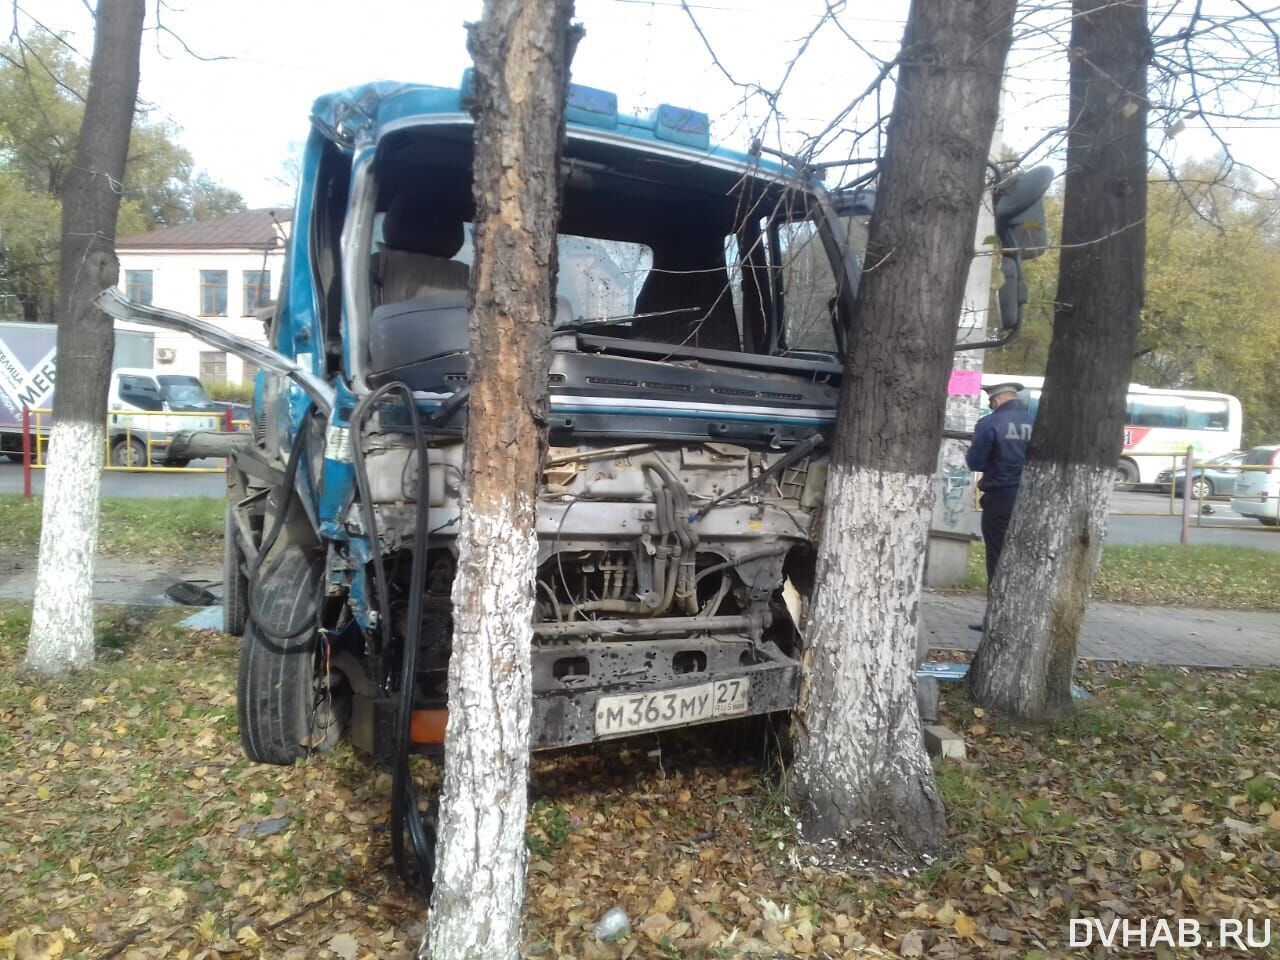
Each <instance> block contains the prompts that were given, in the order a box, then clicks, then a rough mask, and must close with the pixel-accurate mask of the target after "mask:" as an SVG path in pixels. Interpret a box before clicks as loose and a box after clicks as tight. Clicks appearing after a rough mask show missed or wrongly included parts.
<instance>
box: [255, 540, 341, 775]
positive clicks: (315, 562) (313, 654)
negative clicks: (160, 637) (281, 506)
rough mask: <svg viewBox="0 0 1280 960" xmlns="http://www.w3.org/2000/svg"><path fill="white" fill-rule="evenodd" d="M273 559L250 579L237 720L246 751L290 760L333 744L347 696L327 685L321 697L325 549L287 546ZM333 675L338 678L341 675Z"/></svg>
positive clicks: (260, 758) (264, 758) (262, 758)
mask: <svg viewBox="0 0 1280 960" xmlns="http://www.w3.org/2000/svg"><path fill="white" fill-rule="evenodd" d="M276 564H277V565H276V569H275V570H274V571H273V572H272V574H271V575H270V576H268V577H266V578H263V579H258V580H256V581H255V582H254V584H253V585H252V603H251V605H250V607H251V608H250V610H249V613H248V616H246V618H245V625H244V641H243V643H242V645H241V647H240V670H239V676H238V678H237V683H236V719H237V720H238V722H239V725H240V745H241V747H243V749H244V753H245V756H246V757H248V758H249V759H250V760H253V761H256V762H258V763H273V764H280V765H284V766H287V765H289V764H291V763H293V762H294V761H296V760H299V759H302V758H303V757H305V756H307V755H308V754H311V753H323V752H325V751H327V750H330V749H332V748H333V746H334V745H335V744H337V742H338V740H339V739H340V738H341V736H342V732H343V726H344V725H345V720H346V717H347V716H348V715H349V695H348V694H346V692H345V689H344V688H343V689H335V688H332V687H331V688H330V690H329V691H328V695H327V696H326V692H325V689H324V679H325V673H326V671H325V670H324V666H323V664H322V658H321V653H320V647H319V631H318V630H317V624H316V615H315V614H316V611H315V609H314V602H315V594H316V587H317V585H318V583H319V579H318V578H319V575H320V574H321V573H322V572H323V569H324V557H323V555H314V556H308V555H307V554H306V553H304V552H303V551H302V550H300V549H298V548H297V547H289V548H287V549H286V550H285V552H284V553H283V555H281V556H280V557H279V558H278V560H277V562H276ZM263 622H265V623H266V625H267V628H268V629H267V630H266V631H264V630H263V627H262V626H261V623H263ZM268 631H270V633H271V636H269V635H268ZM278 636H283V637H285V638H286V639H284V640H283V641H280V640H277V639H275V637H278ZM332 677H333V678H334V680H335V681H337V680H339V679H340V677H341V675H340V674H337V673H333V674H332Z"/></svg>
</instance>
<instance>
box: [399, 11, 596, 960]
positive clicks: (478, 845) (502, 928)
mask: <svg viewBox="0 0 1280 960" xmlns="http://www.w3.org/2000/svg"><path fill="white" fill-rule="evenodd" d="M572 12H573V4H572V0H548V2H541V3H529V2H527V0H489V2H488V3H486V5H485V12H484V17H483V19H482V20H481V21H480V23H479V24H476V25H473V26H472V27H471V32H470V37H469V46H470V49H471V54H472V56H473V57H474V59H475V63H476V71H475V80H476V82H475V103H474V106H473V111H474V113H475V117H476V124H475V131H474V142H475V176H474V191H475V202H476V217H475V234H474V240H475V267H474V269H473V271H472V274H471V282H472V287H471V290H472V300H473V305H472V311H471V324H470V341H471V375H470V384H471V396H470V401H469V402H470V408H469V414H468V422H467V441H466V459H465V464H464V470H465V480H464V483H463V487H462V498H461V499H462V524H461V528H460V531H459V534H458V574H457V578H456V579H455V581H454V587H453V609H454V617H453V619H454V624H455V627H454V637H453V653H452V656H451V658H450V660H449V728H448V734H447V738H446V741H445V778H444V789H443V794H442V799H441V808H440V812H441V823H440V835H439V842H438V845H437V867H436V877H435V891H434V895H433V897H432V910H431V921H430V924H429V926H428V929H427V934H426V937H425V938H424V941H423V945H422V955H423V956H429V957H434V958H437V960H468V958H481V957H483V958H512V960H514V958H516V957H518V956H519V953H520V917H521V909H522V906H523V903H524V885H525V820H526V816H527V812H528V798H527V789H528V773H529V723H530V716H531V713H532V706H531V701H532V680H531V673H530V671H531V668H530V647H531V644H532V642H533V628H532V622H533V600H534V598H533V587H534V580H535V578H536V572H537V556H538V541H537V529H536V503H537V499H536V497H537V488H538V484H539V481H540V478H541V477H540V475H541V470H542V461H543V456H544V453H545V451H546V441H547V437H546V417H547V374H548V370H549V368H550V345H549V336H550V331H551V319H552V317H553V316H554V306H553V299H554V296H555V269H556V262H555V257H556V245H555V237H556V224H557V221H558V218H559V212H560V150H561V144H562V141H563V138H564V99H565V93H566V90H567V86H568V75H569V59H570V56H571V53H572V50H571V44H572V40H573V37H572V36H571V31H570V29H569V18H570V16H571V15H572Z"/></svg>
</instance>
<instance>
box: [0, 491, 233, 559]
mask: <svg viewBox="0 0 1280 960" xmlns="http://www.w3.org/2000/svg"><path fill="white" fill-rule="evenodd" d="M43 509H44V504H43V500H42V499H41V498H40V497H32V498H31V499H29V500H28V499H26V498H25V497H22V496H20V495H18V494H0V514H3V515H4V518H5V522H4V523H3V524H0V548H5V549H9V550H23V551H30V552H34V551H35V550H36V548H37V547H38V545H39V542H40V522H41V511H42V510H43ZM225 510H226V501H225V500H221V499H217V498H214V497H174V498H171V499H164V500H160V499H156V500H141V499H138V500H133V499H127V498H115V497H112V498H106V499H104V500H103V501H102V519H101V522H100V524H99V541H98V546H99V549H100V550H101V551H102V552H103V553H104V554H108V555H111V556H118V557H162V558H165V559H174V560H191V559H208V560H215V559H217V558H218V557H220V556H221V551H222V520H223V512H224V511H225Z"/></svg>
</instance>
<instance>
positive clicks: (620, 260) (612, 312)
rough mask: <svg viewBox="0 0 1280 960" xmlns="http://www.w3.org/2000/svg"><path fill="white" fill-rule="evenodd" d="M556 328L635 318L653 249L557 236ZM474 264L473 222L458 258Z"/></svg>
mask: <svg viewBox="0 0 1280 960" xmlns="http://www.w3.org/2000/svg"><path fill="white" fill-rule="evenodd" d="M556 250H557V254H558V257H559V263H560V271H559V275H558V277H557V280H556V300H557V303H556V307H557V309H556V326H557V327H564V326H570V325H572V326H589V325H592V324H601V325H604V324H608V323H618V322H626V321H629V320H630V319H632V318H634V317H635V315H636V313H637V310H636V300H637V298H638V297H639V295H640V290H641V289H642V288H643V287H644V282H645V279H646V278H647V277H648V276H649V271H650V270H652V269H653V251H652V250H651V249H649V248H648V247H647V246H645V245H644V244H642V243H629V242H627V241H624V240H599V239H596V238H593V237H577V236H573V235H571V234H566V233H562V234H560V235H559V236H558V237H557V238H556ZM454 259H456V260H458V261H460V262H462V263H465V264H467V266H472V265H474V262H475V249H474V247H473V246H472V244H471V224H469V223H468V224H466V238H465V239H464V240H463V243H462V249H461V250H459V251H458V254H457V256H456V257H455V258H454Z"/></svg>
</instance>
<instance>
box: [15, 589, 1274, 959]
mask: <svg viewBox="0 0 1280 960" xmlns="http://www.w3.org/2000/svg"><path fill="white" fill-rule="evenodd" d="M103 618H104V620H103V626H104V628H106V627H110V628H111V629H113V630H115V631H117V633H119V634H120V635H121V636H122V645H121V647H120V650H119V652H118V653H116V654H114V655H113V657H112V658H111V659H107V660H105V661H103V662H100V663H98V664H96V665H95V666H93V667H92V668H90V669H88V670H86V671H84V672H82V673H80V674H77V675H75V676H72V677H69V678H67V679H64V680H60V681H54V682H42V683H35V682H33V681H32V680H31V679H30V678H28V677H23V676H20V675H18V674H17V673H16V670H15V668H16V665H17V663H18V662H19V660H20V657H21V653H22V650H23V647H24V646H25V643H26V623H27V607H26V605H23V604H3V605H0V746H2V747H3V749H0V889H3V890H4V892H5V895H4V897H0V957H4V956H9V955H11V954H13V955H16V956H41V955H44V956H61V957H64V958H72V957H84V958H92V957H100V956H104V955H107V954H109V953H110V952H111V950H112V949H113V948H114V947H115V946H116V945H117V944H121V943H124V942H125V941H126V940H127V944H126V946H127V952H125V953H124V955H125V956H129V957H136V958H152V957H162V956H169V957H174V956H181V955H184V954H185V955H188V956H191V957H196V956H199V955H201V954H206V955H209V956H213V955H214V954H215V953H216V954H218V955H221V956H225V957H254V956H257V957H282V958H294V960H307V958H309V957H317V956H325V955H326V954H325V953H324V952H323V951H324V945H325V944H326V943H328V942H329V941H330V939H331V938H333V937H334V936H335V935H336V934H339V933H341V934H344V935H349V936H350V937H352V938H353V939H354V940H355V941H356V943H357V944H358V946H359V951H358V955H359V956H361V957H365V956H373V957H388V958H390V957H403V956H408V955H410V954H411V952H412V950H413V949H414V947H415V946H416V944H417V940H418V938H419V936H420V934H421V929H422V926H421V925H422V918H423V917H424V915H425V909H426V907H425V904H424V903H423V902H421V901H420V900H417V899H415V898H413V897H411V896H409V895H407V894H406V893H405V892H404V890H403V889H402V888H401V887H400V886H399V883H398V882H397V881H396V880H395V879H394V877H393V876H392V875H391V873H390V870H389V860H390V856H389V850H388V847H387V838H386V832H385V827H384V826H383V825H384V824H385V823H386V817H387V809H388V805H389V791H390V777H389V776H388V775H386V774H385V773H381V772H378V771H376V770H373V769H371V768H370V767H368V766H366V765H365V764H364V762H363V761H361V760H360V759H359V758H358V757H357V756H356V755H355V754H353V753H352V752H351V750H350V749H349V748H348V747H346V746H340V747H339V748H338V749H337V750H336V751H335V752H334V753H332V754H329V755H328V756H325V757H320V758H313V759H312V760H310V761H308V762H306V763H302V764H299V765H297V766H294V767H266V766H257V765H253V764H249V763H247V762H246V761H245V760H244V758H243V756H242V755H241V752H240V746H239V742H238V731H237V730H236V726H235V705H234V690H235V673H236V646H235V643H234V641H232V640H231V639H230V638H228V637H224V636H221V635H219V634H217V633H213V632H207V631H205V632H184V633H179V632H177V631H176V630H175V629H174V627H173V624H172V622H171V621H170V620H168V619H167V618H166V617H164V616H154V615H153V619H143V618H142V615H141V614H139V613H138V612H136V611H125V610H110V609H107V610H104V612H103ZM131 624H132V626H131ZM1077 682H1079V683H1080V684H1081V685H1082V686H1085V687H1086V688H1088V689H1089V690H1090V691H1091V692H1092V693H1093V694H1094V697H1093V698H1092V699H1091V700H1088V701H1085V702H1083V703H1082V704H1081V705H1080V707H1079V709H1078V710H1077V712H1076V714H1075V715H1074V716H1073V717H1072V718H1071V719H1070V720H1069V721H1067V722H1066V723H1063V724H1061V725H1058V726H1056V727H1052V728H1047V727H1035V728H1026V727H1021V726H1017V725H1014V724H1011V723H1007V722H1005V721H1003V720H1000V719H999V718H993V717H991V716H989V715H988V716H978V715H976V713H975V711H974V709H973V707H972V705H971V704H969V703H968V702H967V701H966V700H965V699H964V697H963V691H962V690H961V689H960V688H959V686H958V685H948V686H947V687H946V689H945V690H944V695H943V701H942V708H943V716H942V720H943V722H944V723H946V724H947V725H948V726H950V727H952V729H955V730H958V731H961V732H962V733H963V734H964V735H965V737H966V740H967V742H968V747H969V755H968V758H967V760H966V761H965V762H964V763H956V762H947V763H945V764H942V765H940V766H938V767H937V773H938V784H939V788H940V791H941V793H942V796H943V797H944V799H945V801H946V804H947V814H948V825H949V833H948V844H947V848H946V849H945V850H944V851H943V855H942V857H941V858H940V859H939V860H938V861H937V862H936V863H934V864H933V865H931V866H930V867H929V868H928V869H926V870H923V871H920V872H918V873H909V874H905V875H904V874H902V873H893V874H889V875H886V874H880V875H877V874H875V873H874V872H868V871H866V870H863V869H849V868H848V865H847V864H843V863H841V862H840V861H839V860H838V858H837V859H836V860H835V861H832V863H833V864H834V867H832V866H823V865H822V864H823V863H824V862H827V861H826V860H825V859H824V858H825V856H826V855H825V854H824V853H823V851H822V850H821V849H820V850H818V851H816V854H817V856H816V858H815V851H812V850H797V849H796V848H795V843H794V838H793V836H792V834H791V832H790V830H789V821H788V820H787V819H786V818H785V817H784V816H783V812H784V811H783V810H782V805H783V804H784V803H785V798H784V796H783V795H782V793H781V791H779V789H778V787H777V785H776V781H774V780H772V779H770V778H769V777H767V776H762V774H761V773H760V771H759V770H758V768H755V767H751V766H744V765H742V764H737V763H734V762H733V761H728V760H725V759H723V754H724V753H725V751H723V750H710V749H708V745H707V741H706V739H705V738H706V737H710V738H712V739H714V737H715V736H716V733H715V731H714V730H713V729H712V728H707V730H706V731H703V737H704V739H703V740H702V741H700V740H699V737H698V736H697V735H696V734H695V733H694V732H689V733H685V734H679V735H677V734H675V733H670V734H665V735H663V736H662V737H661V738H658V737H657V736H655V735H649V736H645V737H637V738H633V739H630V740H619V741H614V742H610V743H605V744H600V745H597V746H595V747H591V748H583V749H575V750H565V751H556V752H555V753H552V754H539V755H536V756H535V757H534V758H533V760H532V783H531V801H532V802H531V807H530V822H529V825H528V832H527V837H528V845H529V848H530V851H531V861H530V867H529V873H528V881H527V883H528V896H527V899H526V908H525V918H524V921H525V930H526V944H525V947H526V953H525V955H526V956H529V957H555V956H569V955H572V956H576V957H580V958H584V960H585V958H593V960H618V958H620V957H622V956H624V955H627V956H635V957H638V958H648V957H665V956H673V957H674V956H679V957H685V958H692V960H706V958H711V957H761V956H795V957H810V956H823V955H825V956H832V957H834V956H898V955H900V954H901V953H902V951H901V950H900V946H901V944H903V943H904V942H917V938H918V942H919V944H920V945H921V948H922V953H921V955H923V956H929V957H933V956H938V957H943V956H946V957H983V958H995V960H1005V958H1007V960H1023V958H1026V957H1033V956H1043V957H1060V956H1067V955H1069V951H1068V950H1067V947H1066V942H1065V941H1066V937H1067V933H1068V929H1069V928H1068V921H1069V919H1070V918H1072V917H1083V916H1101V915H1103V914H1104V913H1108V915H1109V914H1110V913H1122V912H1123V913H1124V914H1125V915H1128V916H1153V917H1179V916H1229V917H1237V918H1246V917H1250V916H1253V917H1263V916H1274V913H1275V907H1274V904H1275V901H1274V896H1275V891H1276V890H1277V889H1280V858H1277V855H1276V850H1277V846H1278V844H1280V812H1277V808H1278V807H1280V765H1278V761H1277V754H1276V751H1275V740H1276V736H1277V733H1280V674H1277V673H1276V672H1275V671H1269V672H1253V673H1249V672H1227V671H1203V672H1197V671H1188V670H1182V669H1170V668H1160V669H1145V668H1133V667H1123V666H1117V665H1110V664H1093V665H1085V666H1083V667H1081V668H1080V670H1079V671H1078V672H1077ZM708 731H710V732H709V733H708ZM718 755H719V756H718ZM436 770H437V768H431V767H424V768H423V769H420V770H419V771H418V773H419V775H420V777H421V778H422V779H427V778H432V777H435V776H436ZM762 810H763V811H773V812H775V813H777V816H773V815H768V816H762V815H761V811H762ZM277 818H283V819H284V820H286V821H287V823H286V824H284V826H283V828H282V829H279V832H274V833H268V834H266V835H259V834H257V833H255V832H254V829H255V828H256V827H258V826H259V825H262V824H264V822H266V821H269V820H270V821H275V820H277ZM614 905H619V906H622V907H623V908H624V909H625V910H626V911H627V913H628V915H629V916H630V918H631V924H632V929H633V933H632V934H631V936H630V938H629V939H624V941H623V943H621V944H617V945H601V944H598V943H596V941H595V939H594V934H593V933H592V927H593V925H594V923H595V922H596V921H597V920H598V919H599V918H600V917H601V916H602V915H603V913H604V912H605V911H606V910H607V909H609V908H610V907H612V906H614ZM308 906H312V907H314V909H306V908H307V907H308ZM1273 926H1274V924H1273ZM735 931H736V932H735ZM731 934H732V939H730V935H731ZM55 944H56V947H55ZM353 949H354V948H353ZM117 952H119V951H117ZM908 955H914V952H909V953H908ZM1259 955H1260V956H1261V955H1264V954H1263V953H1260V954H1259Z"/></svg>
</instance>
